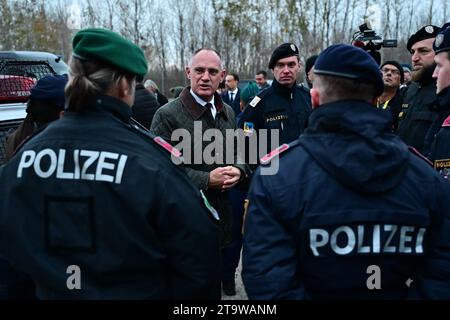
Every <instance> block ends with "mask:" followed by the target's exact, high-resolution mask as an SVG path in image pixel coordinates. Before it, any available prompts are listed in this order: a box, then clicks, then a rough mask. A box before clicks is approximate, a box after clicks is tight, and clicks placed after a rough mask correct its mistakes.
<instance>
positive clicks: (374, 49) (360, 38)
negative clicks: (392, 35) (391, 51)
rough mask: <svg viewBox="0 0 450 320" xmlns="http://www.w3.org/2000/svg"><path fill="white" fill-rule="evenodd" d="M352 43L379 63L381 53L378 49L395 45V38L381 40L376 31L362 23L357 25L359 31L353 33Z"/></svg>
mask: <svg viewBox="0 0 450 320" xmlns="http://www.w3.org/2000/svg"><path fill="white" fill-rule="evenodd" d="M352 45H353V46H355V47H358V48H361V49H363V50H365V51H367V52H368V53H369V54H370V55H371V56H372V57H373V58H374V59H375V61H376V62H377V63H378V64H380V63H381V54H380V52H379V50H380V49H381V48H382V47H384V48H395V47H397V39H389V40H386V39H385V40H383V38H382V37H381V36H379V35H377V34H376V32H375V31H374V30H372V29H370V27H369V26H368V25H367V23H364V24H362V25H360V26H359V31H356V32H355V33H354V34H353V39H352Z"/></svg>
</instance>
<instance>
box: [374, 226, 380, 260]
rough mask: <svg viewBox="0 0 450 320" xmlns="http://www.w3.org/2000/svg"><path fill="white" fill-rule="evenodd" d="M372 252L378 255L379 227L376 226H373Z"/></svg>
mask: <svg viewBox="0 0 450 320" xmlns="http://www.w3.org/2000/svg"><path fill="white" fill-rule="evenodd" d="M372 250H373V251H372V252H373V253H380V225H379V224H376V225H374V226H373V237H372Z"/></svg>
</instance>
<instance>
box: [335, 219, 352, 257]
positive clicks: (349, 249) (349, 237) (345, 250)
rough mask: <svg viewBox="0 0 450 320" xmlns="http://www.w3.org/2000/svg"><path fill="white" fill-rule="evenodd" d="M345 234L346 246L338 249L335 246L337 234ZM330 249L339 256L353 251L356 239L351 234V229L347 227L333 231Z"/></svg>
mask: <svg viewBox="0 0 450 320" xmlns="http://www.w3.org/2000/svg"><path fill="white" fill-rule="evenodd" d="M342 232H343V233H345V234H346V235H347V244H346V246H345V247H342V248H341V247H339V246H338V245H337V237H338V235H339V233H342ZM330 244H331V249H332V250H333V251H334V252H336V253H337V254H339V255H345V254H348V253H350V252H352V251H353V249H355V245H356V238H355V233H354V232H353V230H352V228H350V227H348V226H342V227H339V228H337V229H336V230H334V232H333V233H332V235H331V241H330Z"/></svg>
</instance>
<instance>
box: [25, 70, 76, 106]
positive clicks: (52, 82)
mask: <svg viewBox="0 0 450 320" xmlns="http://www.w3.org/2000/svg"><path fill="white" fill-rule="evenodd" d="M67 81H68V78H67V75H66V74H64V75H49V76H45V77H43V78H41V79H39V81H38V82H37V83H36V86H34V87H33V88H32V89H31V94H30V98H31V99H37V100H45V101H51V102H52V103H54V104H56V105H57V106H58V107H61V109H64V103H65V97H64V88H65V86H66V84H67Z"/></svg>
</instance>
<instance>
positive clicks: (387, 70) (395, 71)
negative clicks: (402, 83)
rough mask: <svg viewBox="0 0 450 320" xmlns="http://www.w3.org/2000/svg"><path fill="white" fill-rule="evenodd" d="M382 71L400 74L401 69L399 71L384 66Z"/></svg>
mask: <svg viewBox="0 0 450 320" xmlns="http://www.w3.org/2000/svg"><path fill="white" fill-rule="evenodd" d="M381 72H383V73H384V74H386V73H388V72H390V73H392V74H396V75H400V71H398V70H397V69H388V68H383V69H381Z"/></svg>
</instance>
